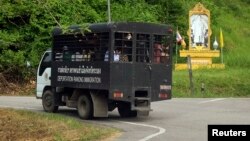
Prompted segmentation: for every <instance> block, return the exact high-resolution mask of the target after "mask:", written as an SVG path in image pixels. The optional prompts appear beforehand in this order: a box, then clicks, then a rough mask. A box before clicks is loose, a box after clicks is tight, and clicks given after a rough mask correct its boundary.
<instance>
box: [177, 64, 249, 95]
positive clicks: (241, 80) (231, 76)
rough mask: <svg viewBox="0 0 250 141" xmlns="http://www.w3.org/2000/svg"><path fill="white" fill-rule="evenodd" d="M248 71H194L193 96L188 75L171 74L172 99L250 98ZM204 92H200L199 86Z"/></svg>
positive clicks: (178, 72)
mask: <svg viewBox="0 0 250 141" xmlns="http://www.w3.org/2000/svg"><path fill="white" fill-rule="evenodd" d="M248 72H249V69H247V68H245V69H230V68H228V69H225V70H206V69H204V70H194V71H193V83H194V94H193V95H192V94H191V91H190V79H189V73H188V71H187V70H185V71H174V72H173V97H250V87H249V84H250V73H248ZM202 83H204V84H205V91H204V92H202V91H201V84H202Z"/></svg>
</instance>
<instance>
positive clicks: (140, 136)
mask: <svg viewBox="0 0 250 141" xmlns="http://www.w3.org/2000/svg"><path fill="white" fill-rule="evenodd" d="M0 107H12V108H19V109H27V110H32V111H41V112H43V109H42V105H41V100H37V99H35V98H34V97H6V96H0ZM152 108H153V110H154V111H153V112H151V114H150V116H149V117H148V118H145V117H139V118H130V119H129V118H127V119H125V118H120V117H119V115H118V112H117V110H115V111H113V112H111V113H109V118H98V119H94V120H92V121H88V122H91V123H95V124H101V125H108V126H111V127H115V128H119V129H121V130H122V131H123V134H122V135H121V136H120V137H119V138H117V139H116V141H128V140H129V141H138V140H140V141H146V140H151V141H166V140H169V141H205V140H207V125H208V124H250V99H249V98H218V99H207V98H206V99H198V98H195V99H193V98H178V99H172V100H169V101H161V102H155V103H152ZM59 114H63V115H67V116H71V117H73V118H77V119H78V117H77V112H76V111H75V110H72V109H67V108H64V109H61V110H60V111H59Z"/></svg>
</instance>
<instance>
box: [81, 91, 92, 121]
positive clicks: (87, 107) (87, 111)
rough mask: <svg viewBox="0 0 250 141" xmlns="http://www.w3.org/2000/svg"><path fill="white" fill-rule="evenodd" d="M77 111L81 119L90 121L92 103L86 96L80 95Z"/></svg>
mask: <svg viewBox="0 0 250 141" xmlns="http://www.w3.org/2000/svg"><path fill="white" fill-rule="evenodd" d="M77 111H78V115H79V117H80V118H81V119H91V118H92V117H93V102H92V100H91V98H90V97H89V96H87V95H81V96H80V97H79V98H78V101H77Z"/></svg>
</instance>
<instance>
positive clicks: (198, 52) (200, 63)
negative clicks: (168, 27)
mask: <svg viewBox="0 0 250 141" xmlns="http://www.w3.org/2000/svg"><path fill="white" fill-rule="evenodd" d="M211 34H212V31H211V28H210V11H209V10H207V9H206V8H205V7H204V6H203V5H202V4H201V3H198V4H196V5H195V7H194V8H193V9H191V10H190V11H189V29H188V31H187V35H188V37H189V44H188V49H187V50H186V49H182V50H180V51H179V53H180V57H187V56H188V55H189V56H190V57H191V64H192V68H193V69H199V68H221V69H223V68H225V65H224V64H214V63H212V58H213V57H220V51H219V50H216V49H212V47H211V44H210V36H211ZM181 69H187V64H184V63H183V64H175V70H181Z"/></svg>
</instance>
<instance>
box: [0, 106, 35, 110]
mask: <svg viewBox="0 0 250 141" xmlns="http://www.w3.org/2000/svg"><path fill="white" fill-rule="evenodd" d="M0 107H3V108H14V109H27V110H37V109H36V108H29V107H16V106H5V105H0Z"/></svg>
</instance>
